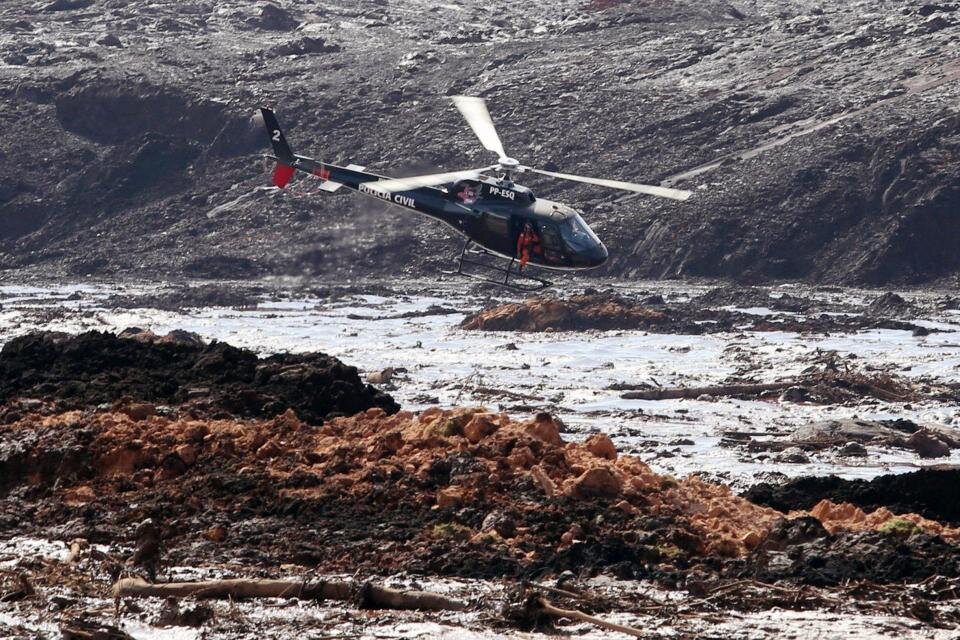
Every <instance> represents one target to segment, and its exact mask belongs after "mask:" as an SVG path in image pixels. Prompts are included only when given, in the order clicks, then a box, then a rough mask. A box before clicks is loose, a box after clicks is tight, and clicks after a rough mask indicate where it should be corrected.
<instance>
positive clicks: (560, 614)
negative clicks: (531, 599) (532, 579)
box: [537, 597, 646, 638]
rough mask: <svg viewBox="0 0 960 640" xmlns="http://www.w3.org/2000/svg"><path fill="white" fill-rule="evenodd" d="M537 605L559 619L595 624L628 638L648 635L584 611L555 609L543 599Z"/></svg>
mask: <svg viewBox="0 0 960 640" xmlns="http://www.w3.org/2000/svg"><path fill="white" fill-rule="evenodd" d="M537 603H538V604H539V605H540V608H541V609H542V610H543V612H544V613H546V614H549V615H551V616H554V617H557V618H569V619H570V620H579V621H580V622H589V623H590V624H595V625H597V626H598V627H601V628H603V629H610V630H611V631H619V632H620V633H625V634H627V635H628V636H633V637H635V638H644V637H646V634H645V633H644V632H643V631H641V630H640V629H637V628H635V627H628V626H626V625H622V624H617V623H615V622H607V621H606V620H601V619H600V618H597V617H596V616H591V615H589V614H586V613H584V612H583V611H577V610H576V609H561V608H559V607H555V606H553V605H552V604H550V602H549V601H548V600H547V599H546V598H543V597H540V598H537Z"/></svg>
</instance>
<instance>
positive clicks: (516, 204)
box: [260, 96, 691, 291]
mask: <svg viewBox="0 0 960 640" xmlns="http://www.w3.org/2000/svg"><path fill="white" fill-rule="evenodd" d="M452 101H453V104H454V106H455V107H456V108H457V109H458V110H459V111H460V113H461V114H462V115H463V117H464V119H465V120H466V121H467V124H468V125H469V126H470V128H471V129H473V132H474V133H475V134H476V136H477V138H478V139H479V140H480V143H481V144H482V145H483V147H484V148H486V149H487V150H488V151H492V152H494V153H496V154H497V157H498V161H497V163H496V164H492V165H490V166H486V167H481V168H478V169H466V170H461V171H449V172H445V173H434V174H428V175H418V176H410V177H405V178H390V177H387V176H381V175H378V174H375V173H370V172H366V171H364V167H362V166H359V165H355V164H350V165H347V166H338V165H335V164H330V163H327V162H320V161H318V160H314V159H312V158H308V157H306V156H301V155H296V154H294V153H293V151H292V150H291V148H290V145H289V144H288V143H287V140H286V136H285V135H284V132H283V130H282V129H281V128H280V124H279V123H278V121H277V118H276V115H275V114H274V113H273V111H271V110H270V109H267V108H261V109H260V115H261V117H262V118H263V123H264V126H265V127H266V129H267V133H268V135H269V137H270V142H271V144H272V146H273V151H274V154H275V157H274V156H269V158H270V159H271V160H275V161H276V163H277V164H276V167H275V169H274V172H273V184H274V185H275V186H276V187H278V188H281V189H282V188H284V187H286V186H287V184H288V183H289V182H290V180H291V178H292V177H293V176H294V174H295V173H296V172H298V171H300V172H304V173H307V174H310V175H312V176H315V177H317V178H319V179H320V180H321V181H322V184H321V185H320V189H321V190H322V191H326V192H331V193H332V192H334V191H336V190H338V189H339V188H340V187H347V188H348V189H351V190H353V191H356V192H358V193H362V194H364V195H367V196H370V197H372V198H376V199H378V200H381V201H383V202H388V203H390V204H393V205H397V206H399V207H402V208H404V209H408V210H412V211H414V212H417V213H420V214H424V215H427V216H429V217H431V218H434V219H436V220H440V221H441V222H444V223H446V224H447V225H449V226H450V227H452V228H453V229H454V231H456V232H457V233H459V234H460V235H461V236H463V237H464V238H465V239H466V241H465V244H464V245H463V249H462V251H461V252H460V256H459V259H458V260H457V262H456V270H455V271H444V272H443V273H446V274H452V275H460V276H466V277H469V278H474V279H479V280H483V281H486V282H491V283H494V284H497V285H501V286H504V287H508V288H511V289H514V290H519V291H537V290H540V289H544V288H546V287H549V286H551V285H552V284H553V283H552V282H550V281H548V280H546V279H544V278H542V277H540V276H537V275H534V274H530V272H529V271H526V270H525V268H526V265H527V264H528V263H529V264H530V265H533V266H535V267H538V268H542V269H548V270H558V271H580V270H584V269H593V268H595V267H599V266H600V265H602V264H603V263H604V262H606V260H607V257H608V255H609V254H608V252H607V248H606V247H605V246H604V245H603V243H602V242H601V241H600V239H599V238H598V237H597V235H596V234H595V233H594V232H593V230H592V229H591V228H590V226H589V225H588V224H587V223H586V222H584V220H583V218H582V217H581V215H580V213H579V212H578V211H576V210H575V209H574V208H573V207H570V206H568V205H566V204H562V203H560V202H553V201H551V200H547V199H544V198H538V197H536V196H534V194H533V192H532V191H531V190H530V189H529V188H527V187H525V186H523V185H520V184H517V183H516V182H514V176H516V175H517V174H521V173H525V172H531V173H537V174H541V175H545V176H550V177H553V178H559V179H562V180H572V181H575V182H584V183H587V184H593V185H598V186H602V187H609V188H613V189H622V190H626V191H632V192H634V193H641V194H647V195H652V196H658V197H661V198H670V199H673V200H680V201H683V200H686V199H687V198H689V197H690V195H691V194H690V192H689V191H683V190H680V189H671V188H668V187H660V186H652V185H644V184H635V183H632V182H622V181H619V180H607V179H603V178H588V177H584V176H578V175H573V174H568V173H558V172H555V171H546V170H544V169H537V168H534V167H529V166H526V165H522V164H520V162H518V161H517V160H516V159H514V158H511V157H510V156H508V155H507V154H506V152H505V151H504V147H503V143H502V142H501V140H500V136H499V135H498V134H497V130H496V128H495V127H494V124H493V120H492V119H491V118H490V113H489V111H488V110H487V106H486V102H485V101H484V100H483V99H482V98H476V97H471V96H454V97H453V98H452ZM488 173H493V174H494V175H487V174H488ZM490 256H492V257H493V263H491V261H490V260H489V259H487V258H488V257H490ZM478 258H482V259H478ZM501 260H505V261H508V264H507V265H506V266H501V265H502V263H501V264H497V262H499V261H501ZM465 266H468V268H467V270H464V267H465ZM476 269H479V270H480V272H481V273H479V274H478V273H476ZM484 272H485V273H487V274H492V275H482V274H483V273H484Z"/></svg>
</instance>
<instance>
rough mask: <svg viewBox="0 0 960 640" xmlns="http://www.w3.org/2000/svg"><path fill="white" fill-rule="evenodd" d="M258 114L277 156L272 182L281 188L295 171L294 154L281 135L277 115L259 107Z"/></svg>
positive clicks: (281, 131) (281, 130)
mask: <svg viewBox="0 0 960 640" xmlns="http://www.w3.org/2000/svg"><path fill="white" fill-rule="evenodd" d="M260 116H261V117H262V118H263V125H264V126H265V127H266V128H267V135H268V136H270V144H271V145H273V152H274V153H275V154H276V156H277V168H276V169H274V170H273V184H274V185H275V186H277V187H279V188H281V189H282V188H284V187H285V186H287V183H289V182H290V179H291V178H292V177H293V174H294V173H296V169H295V168H294V163H295V162H296V156H295V155H294V154H293V150H292V149H291V148H290V145H289V144H288V143H287V138H286V137H285V136H284V135H283V129H281V128H280V123H279V122H277V116H275V115H274V113H273V111H271V110H270V109H260Z"/></svg>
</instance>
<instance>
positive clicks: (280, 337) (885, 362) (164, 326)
mask: <svg viewBox="0 0 960 640" xmlns="http://www.w3.org/2000/svg"><path fill="white" fill-rule="evenodd" d="M223 286H224V287H226V288H229V287H230V285H229V284H223ZM392 286H394V287H395V291H394V292H393V293H390V292H384V293H385V294H386V295H363V294H347V295H338V296H335V297H318V296H315V295H308V294H289V293H285V292H284V290H283V289H277V288H275V287H274V288H273V289H268V290H267V293H265V294H262V295H261V302H259V303H258V304H257V305H256V306H255V307H250V306H248V307H244V308H224V307H209V308H203V307H199V308H187V309H181V310H178V311H170V310H166V311H161V310H157V309H151V308H124V309H121V308H115V305H114V304H113V303H112V302H111V300H115V299H116V298H112V296H117V295H123V296H128V297H129V296H133V297H136V296H137V295H147V294H150V295H156V294H158V293H163V292H164V291H167V290H172V289H177V287H171V286H166V287H165V286H163V285H98V286H88V285H85V286H62V287H32V288H17V287H2V288H0V296H2V298H0V304H2V305H3V307H2V309H0V341H3V340H5V339H8V338H9V337H12V336H15V335H19V334H22V333H25V332H27V331H30V330H33V329H40V328H45V329H54V330H63V331H68V332H78V331H82V330H87V329H98V330H107V331H120V330H122V329H124V328H126V327H131V326H139V327H143V328H149V329H152V330H153V331H155V332H157V333H165V332H167V331H170V330H173V329H185V330H188V331H194V332H197V333H199V334H200V335H201V336H203V337H204V338H206V339H216V340H223V341H227V342H229V343H231V344H233V345H236V346H241V347H248V348H251V349H253V350H255V351H258V352H260V353H261V354H268V353H275V352H284V351H289V352H306V351H322V352H325V353H329V354H331V355H334V356H337V357H339V358H341V359H342V360H344V361H345V362H347V363H349V364H352V365H355V366H358V367H359V368H360V369H361V370H362V371H363V372H366V373H377V372H382V371H383V370H384V369H387V368H392V369H393V370H394V371H393V377H392V378H391V379H390V380H389V381H388V382H386V383H384V384H382V385H381V386H383V387H384V388H385V389H386V390H388V391H389V392H390V394H391V395H392V396H393V397H395V398H396V399H397V401H398V402H399V403H400V404H401V405H402V406H404V407H405V408H409V409H421V408H425V407H428V406H431V405H433V404H440V405H441V406H451V405H455V404H459V405H463V404H474V403H475V404H483V405H486V406H488V407H491V408H497V409H501V410H505V411H508V412H512V413H515V414H518V415H529V414H530V412H531V411H536V410H548V411H551V412H554V413H555V414H556V415H558V416H559V417H560V418H561V419H562V420H563V421H564V423H565V424H566V426H567V429H568V430H569V432H570V436H569V437H573V438H574V439H577V438H580V437H586V436H587V435H588V434H590V433H594V432H604V433H607V434H608V435H610V436H611V437H612V438H613V439H614V441H615V443H616V444H617V446H618V447H619V448H620V449H621V451H624V452H631V453H635V454H637V455H639V456H641V457H642V458H643V459H644V461H646V462H648V463H649V464H651V465H652V466H653V467H654V468H655V469H656V470H657V471H660V472H667V473H672V474H675V475H680V476H685V475H688V474H691V473H702V474H706V475H708V476H710V477H714V478H720V479H723V480H724V481H726V482H728V483H733V484H734V485H737V486H747V485H750V484H753V483H754V482H756V481H757V479H768V478H770V477H771V474H773V475H774V477H776V474H783V475H785V476H789V477H795V476H801V475H825V474H831V473H832V474H836V475H839V476H841V477H844V478H849V479H855V478H862V479H869V478H873V477H876V476H878V475H883V474H888V473H901V472H906V471H911V470H915V469H917V468H920V467H923V466H928V465H931V464H943V463H960V452H957V451H955V452H954V453H953V454H952V455H951V456H950V457H949V458H939V459H935V460H933V461H930V460H924V459H921V458H919V457H918V456H917V455H916V454H915V453H914V452H912V451H908V450H900V449H891V448H887V447H879V446H872V445H869V444H868V445H867V450H868V452H867V455H866V456H863V457H849V456H841V455H839V453H838V452H837V451H836V450H826V451H823V452H814V453H808V454H806V455H805V456H804V457H803V458H799V457H794V458H793V459H792V461H783V460H777V458H776V457H775V456H772V455H770V454H768V453H763V452H760V453H749V452H746V451H744V450H743V449H742V448H737V447H729V446H724V444H726V443H724V435H725V434H730V433H739V434H744V433H746V434H750V435H751V436H752V437H754V438H758V439H761V440H762V439H765V438H771V439H776V438H777V437H779V436H783V435H784V434H789V433H790V432H792V431H793V430H794V429H796V428H797V427H800V426H803V425H806V424H809V423H810V422H814V421H819V420H825V419H841V418H860V419H871V420H889V419H897V418H905V419H909V420H913V421H915V422H917V423H931V424H936V425H940V426H943V427H944V428H947V429H951V428H952V427H951V426H950V425H951V424H952V423H953V422H954V421H955V420H958V419H960V411H958V410H957V409H956V407H955V406H954V405H953V404H951V403H945V402H938V401H933V400H926V401H922V402H884V401H880V400H876V399H872V398H865V399H862V400H861V401H857V402H851V403H845V404H844V405H814V404H806V403H798V402H790V401H788V400H786V399H784V400H781V399H779V398H777V397H773V398H764V399H762V400H738V399H704V400H683V399H681V400H657V401H646V400H624V399H621V397H620V392H618V391H614V390H611V389H608V387H610V386H611V385H615V384H617V383H624V382H626V383H632V384H637V383H648V384H654V385H662V386H664V387H670V386H706V385H712V384H719V383H722V382H724V381H725V380H726V379H727V378H729V377H730V376H737V377H739V378H743V377H744V376H747V377H749V379H751V380H753V381H756V382H768V381H774V380H778V379H782V378H784V377H790V376H794V375H798V374H800V373H801V372H802V371H803V370H804V369H806V368H807V367H809V366H810V364H811V362H812V361H813V360H814V359H815V358H816V357H817V356H818V355H820V354H821V353H822V352H824V351H830V350H834V351H837V352H838V353H839V354H840V355H841V356H842V357H844V358H847V359H849V361H850V362H851V363H854V364H855V365H856V366H858V367H860V368H862V369H866V370H885V371H890V372H892V373H896V374H898V375H902V376H906V377H909V378H912V379H918V380H923V381H931V382H957V381H960V335H957V333H956V332H955V330H956V329H958V328H960V313H958V312H956V311H936V312H934V311H931V312H929V313H920V314H918V317H916V318H911V320H912V321H914V322H916V323H918V324H921V325H923V326H927V327H929V328H939V329H943V330H944V331H943V332H942V333H932V334H930V335H928V336H920V337H916V336H914V335H913V334H912V333H910V332H908V331H897V330H885V329H877V330H869V331H860V332H856V333H848V334H836V333H834V334H828V335H827V334H820V335H816V334H811V335H799V334H794V333H787V332H769V331H763V332H752V331H741V332H736V333H721V334H709V335H662V334H652V333H646V332H639V331H604V332H599V331H590V332H558V333H541V334H530V333H509V332H479V331H465V330H462V329H460V328H458V324H459V323H460V321H461V320H462V319H463V317H464V316H465V314H466V313H468V312H471V311H475V310H476V309H478V308H480V307H481V306H483V305H485V304H488V303H489V302H490V301H491V297H490V296H489V295H486V294H484V295H470V294H464V293H463V292H462V291H461V290H459V289H458V288H455V287H454V286H436V285H434V284H432V283H429V284H424V283H405V284H403V285H396V284H395V283H394V284H393V285H392ZM619 289H620V290H622V291H625V292H631V291H636V290H641V289H642V290H644V291H646V292H654V293H660V294H662V295H663V296H664V297H665V298H666V299H667V300H668V301H669V300H682V299H685V298H688V297H690V296H694V295H697V294H699V293H701V292H702V291H703V287H696V286H683V285H677V284H669V285H662V284H645V285H631V286H629V287H628V286H626V285H619ZM781 289H782V291H783V292H784V293H790V294H791V295H797V296H805V297H808V298H818V299H824V300H827V299H829V300H830V301H832V302H843V303H850V304H861V303H863V302H865V301H869V300H872V299H874V298H876V297H877V296H878V295H879V293H880V292H871V291H862V290H848V291H841V290H831V291H829V292H823V291H811V290H805V289H803V288H800V287H797V288H781ZM933 295H934V294H932V293H918V294H915V297H916V298H917V299H918V301H919V302H921V303H923V301H924V300H928V299H930V298H932V297H933ZM921 306H923V305H922V304H921ZM743 311H745V312H747V313H750V314H755V315H766V314H769V313H771V311H770V309H767V308H763V307H754V308H749V309H744V310H743ZM798 315H799V314H798ZM728 442H729V440H727V443H728ZM782 458H783V457H782ZM804 458H805V459H804ZM784 459H785V458H784Z"/></svg>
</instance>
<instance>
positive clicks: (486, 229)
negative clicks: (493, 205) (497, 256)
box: [482, 211, 515, 255]
mask: <svg viewBox="0 0 960 640" xmlns="http://www.w3.org/2000/svg"><path fill="white" fill-rule="evenodd" d="M482 236H483V243H482V244H484V245H485V246H488V247H490V248H492V249H494V250H496V251H499V252H501V253H504V254H506V255H513V245H514V242H515V238H514V236H513V234H511V233H510V215H509V214H500V213H495V212H493V211H484V212H483V229H482Z"/></svg>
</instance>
